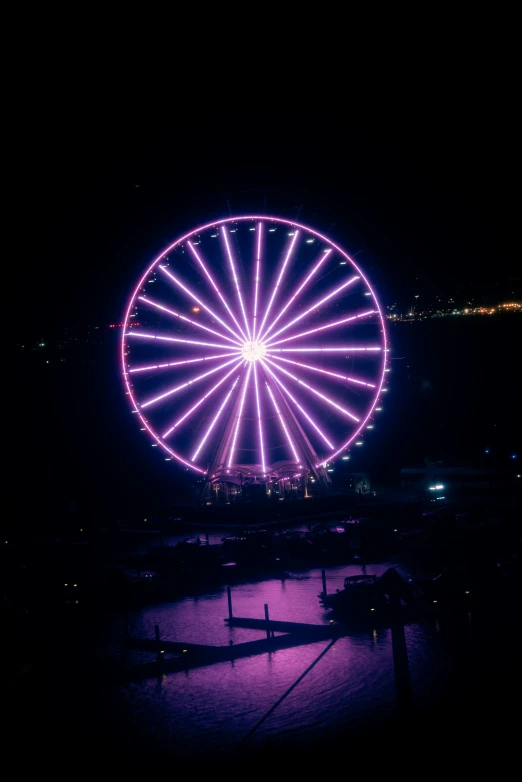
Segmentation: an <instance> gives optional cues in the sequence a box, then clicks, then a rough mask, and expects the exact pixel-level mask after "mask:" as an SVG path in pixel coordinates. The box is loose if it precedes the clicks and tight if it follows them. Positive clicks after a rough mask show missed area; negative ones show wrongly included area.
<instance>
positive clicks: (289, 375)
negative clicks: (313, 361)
mask: <svg viewBox="0 0 522 782" xmlns="http://www.w3.org/2000/svg"><path fill="white" fill-rule="evenodd" d="M265 360H266V361H268V362H269V363H270V364H272V366H275V365H274V364H273V362H272V360H271V359H269V358H266V356H265ZM278 369H279V370H280V371H281V372H284V373H285V375H288V377H291V378H292V380H295V381H296V383H300V384H301V385H302V386H304V387H305V388H307V389H308V390H309V391H311V392H312V393H313V394H316V395H317V396H319V397H321V399H324V401H325V402H328V404H329V405H332V407H335V408H337V410H340V411H341V413H344V414H345V415H347V416H348V418H351V419H352V420H353V421H355V422H356V423H359V419H358V418H357V416H355V415H354V414H353V413H350V411H349V410H346V408H344V407H341V405H338V404H337V402H334V401H333V399H330V397H328V396H326V395H325V394H322V393H321V392H320V391H317V390H316V389H315V388H313V387H312V386H310V385H308V383H305V382H304V380H299V378H298V377H296V376H295V375H292V373H291V372H288V370H287V369H283V367H278Z"/></svg>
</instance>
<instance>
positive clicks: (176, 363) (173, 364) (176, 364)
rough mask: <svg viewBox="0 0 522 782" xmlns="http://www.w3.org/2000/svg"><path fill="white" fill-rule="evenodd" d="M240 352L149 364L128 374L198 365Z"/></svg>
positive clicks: (135, 368) (130, 370) (131, 370)
mask: <svg viewBox="0 0 522 782" xmlns="http://www.w3.org/2000/svg"><path fill="white" fill-rule="evenodd" d="M237 355H238V351H234V352H233V353H219V354H218V355H217V356H203V357H201V358H187V359H186V360H185V361H170V362H168V363H166V364H149V366H146V367H134V368H133V369H129V370H128V372H150V371H152V370H154V369H166V368H167V367H180V366H184V365H185V364H197V363H200V362H201V361H214V360H215V359H218V358H228V357H229V356H237Z"/></svg>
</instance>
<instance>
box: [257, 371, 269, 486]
mask: <svg viewBox="0 0 522 782" xmlns="http://www.w3.org/2000/svg"><path fill="white" fill-rule="evenodd" d="M254 386H255V389H256V406H257V422H258V426H259V449H260V452H261V466H262V468H263V474H264V473H266V466H265V446H264V441H263V419H262V417H261V399H260V396H259V387H258V383H257V367H256V362H254Z"/></svg>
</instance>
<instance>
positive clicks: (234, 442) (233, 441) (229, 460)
mask: <svg viewBox="0 0 522 782" xmlns="http://www.w3.org/2000/svg"><path fill="white" fill-rule="evenodd" d="M251 369H252V363H251V362H250V363H249V365H248V369H247V373H246V379H245V385H244V387H243V394H242V396H241V402H240V405H239V412H238V416H237V423H236V431H235V432H234V439H233V440H232V449H231V451H230V457H229V459H228V466H229V467H230V465H231V464H232V460H233V458H234V452H235V450H236V440H237V435H238V432H239V424H240V423H241V416H242V414H243V405H244V404H245V394H246V390H247V387H248V380H249V378H250V371H251Z"/></svg>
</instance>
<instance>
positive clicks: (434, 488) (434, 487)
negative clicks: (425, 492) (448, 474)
mask: <svg viewBox="0 0 522 782" xmlns="http://www.w3.org/2000/svg"><path fill="white" fill-rule="evenodd" d="M443 488H444V486H443V484H442V483H437V484H436V485H435V486H430V491H438V490H439V489H443Z"/></svg>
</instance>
